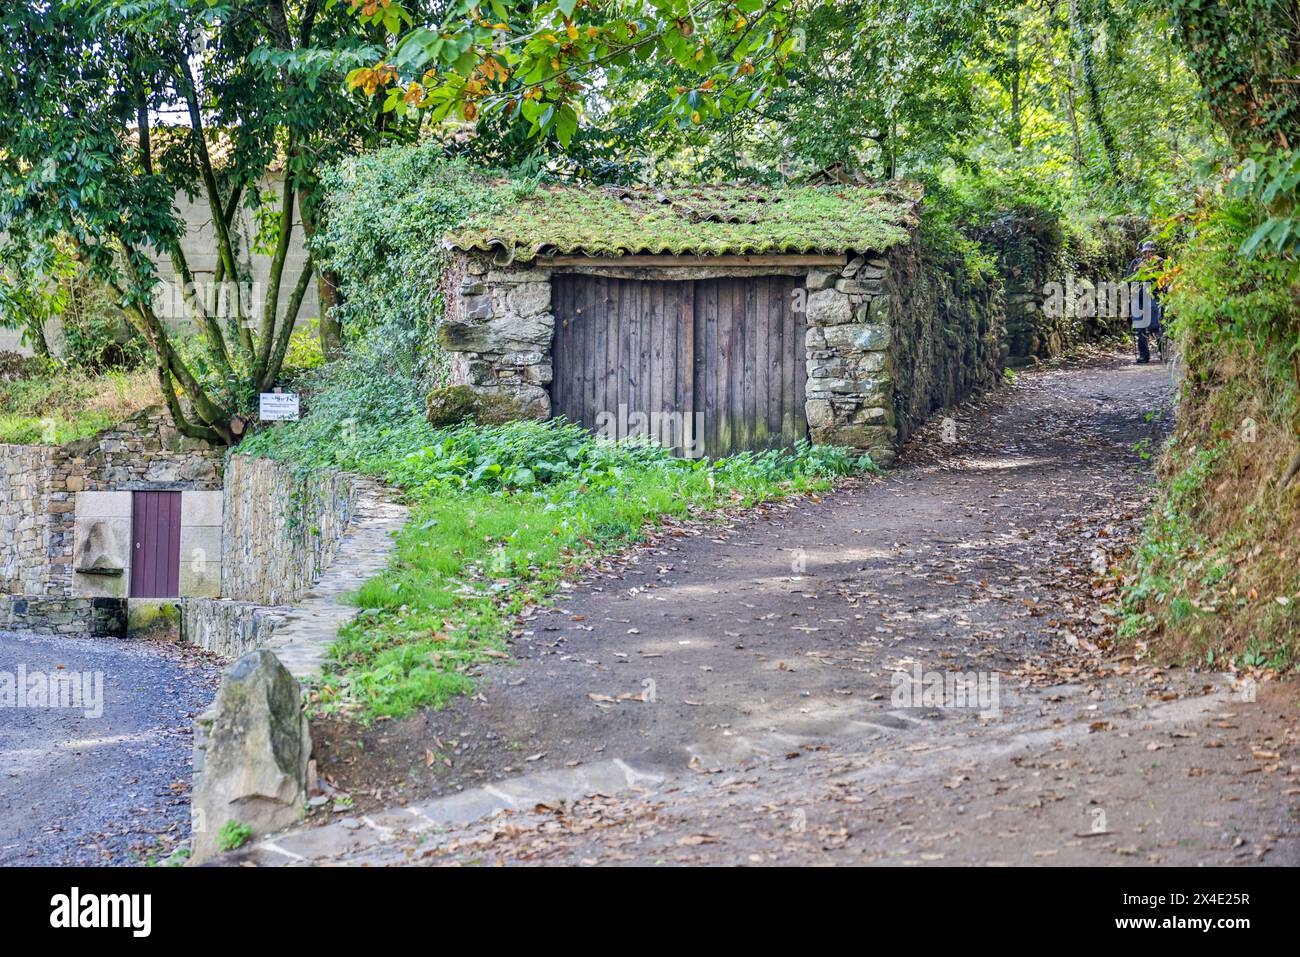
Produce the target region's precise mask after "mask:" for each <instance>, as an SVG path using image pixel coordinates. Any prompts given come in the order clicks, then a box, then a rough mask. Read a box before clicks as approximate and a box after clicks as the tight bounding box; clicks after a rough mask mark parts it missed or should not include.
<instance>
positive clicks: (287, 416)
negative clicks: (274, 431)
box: [257, 392, 298, 422]
mask: <svg viewBox="0 0 1300 957" xmlns="http://www.w3.org/2000/svg"><path fill="white" fill-rule="evenodd" d="M258 398H259V399H260V400H261V401H260V402H259V404H258V411H257V415H258V418H260V419H261V420H262V421H263V422H297V421H298V393H296V392H262V393H260V394H259V395H258Z"/></svg>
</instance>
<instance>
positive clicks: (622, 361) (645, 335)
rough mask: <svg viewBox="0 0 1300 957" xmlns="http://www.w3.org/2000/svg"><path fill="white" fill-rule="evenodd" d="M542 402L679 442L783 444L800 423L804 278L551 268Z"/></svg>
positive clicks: (720, 452) (803, 427) (694, 448)
mask: <svg viewBox="0 0 1300 957" xmlns="http://www.w3.org/2000/svg"><path fill="white" fill-rule="evenodd" d="M551 289H552V309H553V312H554V314H555V342H554V347H553V362H554V370H553V379H552V384H551V405H552V409H553V411H554V413H555V414H556V415H562V416H564V417H565V418H568V419H571V420H573V421H575V422H580V423H582V424H583V425H584V426H586V427H587V428H589V429H593V430H595V431H597V432H599V433H601V434H606V435H609V436H610V437H617V438H623V437H624V436H625V435H627V434H637V433H638V432H641V431H645V432H648V433H649V434H650V435H652V437H654V438H655V439H656V440H658V441H660V442H661V443H662V444H664V445H666V446H669V447H671V448H673V449H675V450H676V451H677V452H678V453H679V454H696V455H698V454H705V455H710V456H715V457H718V456H724V455H729V454H731V453H733V452H737V451H740V450H743V449H767V448H780V447H789V446H792V445H793V444H794V443H795V441H796V440H797V439H800V438H803V437H806V436H807V434H808V422H807V419H806V418H805V415H804V385H805V381H806V378H807V375H806V366H805V349H804V315H803V311H802V309H797V308H796V307H797V306H799V304H800V302H801V299H802V289H803V280H802V278H799V277H790V276H753V277H750V276H747V277H738V278H719V279H695V280H684V281H665V280H650V279H616V278H610V277H605V276H589V275H580V274H556V275H554V276H553V277H552V280H551Z"/></svg>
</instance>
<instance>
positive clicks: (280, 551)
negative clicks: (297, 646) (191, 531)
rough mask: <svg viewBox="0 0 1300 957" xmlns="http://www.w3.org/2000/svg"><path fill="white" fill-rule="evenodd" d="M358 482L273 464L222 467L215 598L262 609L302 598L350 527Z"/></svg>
mask: <svg viewBox="0 0 1300 957" xmlns="http://www.w3.org/2000/svg"><path fill="white" fill-rule="evenodd" d="M356 498H357V487H356V479H355V477H354V476H350V475H347V474H344V473H341V472H330V471H325V470H320V471H315V472H311V473H308V474H306V475H299V474H297V473H296V472H295V470H294V469H293V467H292V466H291V465H288V464H286V463H283V462H277V461H274V460H272V459H255V458H250V457H248V456H245V455H232V456H231V457H230V459H229V460H228V461H227V463H226V482H225V496H224V501H223V512H224V515H223V523H224V526H223V535H222V539H223V547H222V564H221V594H222V597H223V598H226V599H233V600H235V601H247V602H255V603H257V604H260V605H284V604H290V603H292V602H294V601H297V600H298V599H299V598H301V597H302V596H303V595H304V594H305V593H306V592H307V591H308V590H309V589H310V588H311V585H312V583H313V582H314V581H315V580H316V579H317V578H319V577H320V574H321V572H322V571H323V570H324V569H325V566H326V565H328V564H329V562H330V560H331V559H332V558H333V557H334V552H335V550H336V549H337V548H338V545H339V541H340V540H341V539H342V537H343V533H344V532H345V531H347V528H348V525H349V524H350V523H351V521H352V512H353V508H354V506H355V504H356Z"/></svg>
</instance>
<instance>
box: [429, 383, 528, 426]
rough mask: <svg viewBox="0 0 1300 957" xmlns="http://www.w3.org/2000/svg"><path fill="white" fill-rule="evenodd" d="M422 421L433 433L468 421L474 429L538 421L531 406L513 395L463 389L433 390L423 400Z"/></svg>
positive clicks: (510, 393) (517, 395)
mask: <svg viewBox="0 0 1300 957" xmlns="http://www.w3.org/2000/svg"><path fill="white" fill-rule="evenodd" d="M424 414H425V418H427V419H428V420H429V424H430V425H432V426H433V427H434V428H435V429H445V428H447V427H449V426H453V425H458V424H460V423H461V422H465V421H470V422H473V423H474V424H475V425H504V424H505V423H507V422H515V421H518V420H519V419H535V418H538V411H537V409H536V408H535V404H534V403H530V402H529V401H528V399H527V396H521V395H520V394H518V393H516V392H514V391H505V390H502V391H483V390H478V389H474V388H471V387H470V386H467V385H452V386H445V387H443V388H440V389H434V390H433V391H432V392H430V393H429V395H428V398H427V399H426V400H425V412H424Z"/></svg>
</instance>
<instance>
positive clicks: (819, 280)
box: [804, 269, 840, 292]
mask: <svg viewBox="0 0 1300 957" xmlns="http://www.w3.org/2000/svg"><path fill="white" fill-rule="evenodd" d="M839 275H840V272H839V270H838V269H835V270H830V269H809V270H808V278H807V280H806V281H805V282H804V286H805V287H806V288H807V290H808V291H809V292H816V291H817V290H819V289H825V288H827V287H828V286H833V285H834V284H835V280H836V279H838V278H839Z"/></svg>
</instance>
